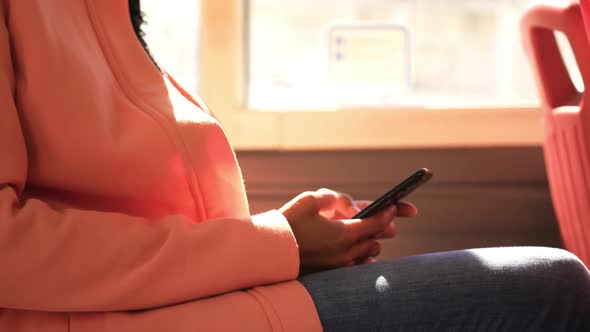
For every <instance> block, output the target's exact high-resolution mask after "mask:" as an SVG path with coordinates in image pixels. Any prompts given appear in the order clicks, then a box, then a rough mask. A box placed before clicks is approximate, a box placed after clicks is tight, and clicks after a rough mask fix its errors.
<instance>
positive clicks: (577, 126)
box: [521, 0, 590, 266]
mask: <svg viewBox="0 0 590 332" xmlns="http://www.w3.org/2000/svg"><path fill="white" fill-rule="evenodd" d="M582 1H583V5H584V8H585V9H588V10H590V8H586V7H589V6H590V3H588V1H590V0H588V1H587V0H582ZM588 14H590V11H589V12H588ZM589 17H590V15H589ZM587 24H588V25H587V26H588V27H590V22H587ZM521 28H522V31H521V33H522V36H523V40H524V43H525V48H526V50H527V52H528V55H529V58H530V60H531V62H532V63H533V69H534V72H535V76H536V79H537V83H538V84H537V85H538V88H539V92H540V96H541V105H542V109H543V112H544V133H545V137H544V142H543V148H544V155H545V163H546V168H547V176H548V180H549V187H550V190H551V197H552V201H553V206H554V208H555V212H556V215H557V219H558V222H559V228H560V231H561V235H562V239H563V242H564V246H565V248H566V249H568V250H570V251H572V252H573V253H575V254H576V255H578V257H580V258H581V259H582V260H583V261H584V263H585V264H586V265H587V266H590V116H589V113H590V111H589V110H587V108H588V107H590V103H589V102H588V101H590V99H588V98H590V94H584V93H582V92H579V91H578V90H576V88H575V86H574V84H573V83H572V80H571V77H570V75H569V73H568V71H567V69H566V66H565V64H564V61H563V58H562V55H561V52H560V50H559V47H558V45H557V42H556V39H555V31H560V32H562V33H563V34H564V35H565V36H566V37H567V39H568V41H569V43H570V45H571V48H572V51H573V53H574V56H575V58H576V63H577V65H578V67H579V69H580V73H581V74H582V80H583V82H584V86H585V87H586V86H589V85H588V84H589V83H590V44H589V41H588V38H587V34H586V29H585V26H584V21H583V19H582V10H581V7H580V5H579V4H571V5H569V6H567V7H559V8H558V7H551V6H546V5H540V6H536V7H533V8H531V9H529V11H528V12H527V13H526V14H525V16H524V18H523V20H522V26H521Z"/></svg>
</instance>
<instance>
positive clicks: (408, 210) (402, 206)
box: [396, 201, 418, 218]
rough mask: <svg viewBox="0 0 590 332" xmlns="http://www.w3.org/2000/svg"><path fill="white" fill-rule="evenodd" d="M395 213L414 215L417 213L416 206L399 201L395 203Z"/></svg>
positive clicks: (404, 215)
mask: <svg viewBox="0 0 590 332" xmlns="http://www.w3.org/2000/svg"><path fill="white" fill-rule="evenodd" d="M396 205H397V215H398V216H400V217H409V218H412V217H415V216H416V215H418V208H417V207H416V206H415V205H414V204H412V203H409V202H404V201H400V202H398V203H397V204H396Z"/></svg>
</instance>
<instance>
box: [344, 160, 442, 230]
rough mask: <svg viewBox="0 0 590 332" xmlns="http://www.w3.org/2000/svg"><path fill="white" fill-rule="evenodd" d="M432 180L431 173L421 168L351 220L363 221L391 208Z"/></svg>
mask: <svg viewBox="0 0 590 332" xmlns="http://www.w3.org/2000/svg"><path fill="white" fill-rule="evenodd" d="M431 178H432V173H431V172H430V171H429V170H428V168H421V169H419V170H418V171H417V172H416V173H414V174H412V175H411V176H410V177H408V178H407V179H405V180H404V181H402V182H401V183H400V184H398V185H397V186H395V187H394V188H393V189H391V190H390V191H388V192H387V193H385V195H383V196H381V197H379V198H378V199H377V200H376V201H374V202H373V203H371V204H370V205H369V206H367V207H366V208H364V209H362V211H360V212H359V213H357V214H356V215H355V216H354V217H352V219H363V218H368V217H370V216H372V215H374V214H375V213H377V212H379V211H381V210H383V209H385V208H387V207H389V206H392V205H394V204H396V203H397V202H399V201H400V200H401V199H402V198H404V197H406V196H408V195H409V194H410V193H411V192H412V191H414V189H416V188H418V187H419V186H420V185H422V184H424V183H425V182H426V181H428V180H430V179H431Z"/></svg>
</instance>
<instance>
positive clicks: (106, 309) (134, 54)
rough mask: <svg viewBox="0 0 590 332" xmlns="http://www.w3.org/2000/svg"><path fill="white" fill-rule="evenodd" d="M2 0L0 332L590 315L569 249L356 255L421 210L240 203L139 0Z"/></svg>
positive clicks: (220, 143)
mask: <svg viewBox="0 0 590 332" xmlns="http://www.w3.org/2000/svg"><path fill="white" fill-rule="evenodd" d="M1 1H2V2H1V4H2V6H1V18H2V25H1V26H0V63H1V69H0V70H1V71H0V102H1V103H2V104H1V107H0V160H1V161H2V162H1V163H0V266H1V267H2V273H0V308H4V309H0V331H194V330H198V331H210V330H245V331H320V330H322V328H323V329H325V330H327V331H330V330H333V331H347V330H351V331H352V330H356V331H365V330H367V331H372V330H386V329H393V328H402V329H409V330H422V329H428V330H432V329H449V330H457V329H476V328H479V329H491V328H503V329H507V330H511V329H517V330H521V329H525V328H533V329H534V328H536V329H537V330H539V329H546V328H549V329H552V330H558V329H561V330H574V329H580V330H584V329H587V328H588V327H590V325H589V324H590V323H589V319H590V318H589V317H590V314H589V310H590V309H589V303H588V301H589V299H590V296H589V295H590V277H589V276H588V271H587V270H586V269H585V267H584V266H583V265H582V264H581V263H580V262H579V260H578V259H577V258H576V257H575V256H573V255H571V254H569V253H567V252H564V251H561V250H553V249H542V248H536V249H533V248H529V249H487V250H480V251H477V250H475V251H463V252H453V253H441V254H434V255H425V256H418V257H410V258H404V259H400V260H396V261H390V262H381V263H374V264H361V265H356V266H350V265H354V264H357V263H359V262H363V261H367V260H369V259H370V257H374V256H376V255H377V254H378V253H379V247H378V245H377V243H376V241H375V239H376V238H378V237H392V236H393V235H394V233H395V228H394V227H393V226H390V225H391V224H390V221H391V220H392V219H393V218H394V216H413V215H414V214H415V213H416V210H415V208H414V207H413V206H412V205H411V204H408V203H405V204H400V205H398V206H397V207H396V208H392V209H389V210H388V211H385V212H383V213H381V214H380V215H377V216H375V217H373V218H370V219H366V220H349V221H346V220H342V219H345V218H349V217H350V216H351V215H353V214H354V213H355V212H356V211H358V208H357V207H356V206H355V204H354V201H353V200H352V199H350V198H349V197H347V196H346V195H344V194H339V193H335V192H333V191H330V190H327V189H323V190H319V191H316V192H308V193H303V194H301V195H299V196H298V197H296V198H294V199H293V200H292V201H291V202H289V203H287V204H286V205H285V206H283V207H282V208H281V209H279V210H278V211H269V212H267V213H264V214H261V215H256V216H251V215H250V213H249V210H248V204H247V202H246V196H245V193H244V187H243V185H242V178H241V174H240V171H239V168H238V166H237V163H236V160H235V157H234V153H233V151H232V149H231V147H230V145H229V143H228V142H227V140H226V137H225V134H224V132H223V130H222V129H221V127H220V125H219V124H218V123H217V121H216V120H215V119H214V118H213V117H212V116H211V115H210V114H208V113H207V111H206V110H205V108H204V107H203V106H202V104H200V103H198V102H197V101H195V100H194V99H192V98H191V97H190V96H188V94H186V92H184V91H183V90H182V89H181V88H180V87H178V85H177V84H176V83H175V82H174V81H173V80H172V79H171V78H170V77H168V76H167V75H165V74H162V73H161V72H160V71H159V69H158V67H157V66H155V65H154V64H153V63H152V61H151V59H150V57H149V56H148V55H147V53H146V52H145V50H144V48H142V45H141V43H140V42H138V40H137V38H136V31H138V23H139V21H140V20H136V19H134V20H133V23H134V24H135V28H136V30H135V31H134V29H133V27H132V24H131V23H130V18H129V12H130V11H131V13H132V15H131V16H132V17H135V18H136V17H137V15H138V11H137V10H138V8H139V7H138V3H137V2H135V3H134V1H131V3H132V5H131V6H128V3H127V1H124V0H101V1H94V0H62V1H47V0H1ZM329 211H334V213H333V215H332V216H331V217H330V218H326V217H324V216H326V215H327V213H328V212H329ZM344 266H349V267H344ZM320 270H325V271H324V272H318V273H311V274H306V275H303V274H304V273H306V272H310V271H320ZM300 271H301V272H302V273H301V275H300ZM298 276H299V277H300V279H299V280H297V279H296V278H297V277H298Z"/></svg>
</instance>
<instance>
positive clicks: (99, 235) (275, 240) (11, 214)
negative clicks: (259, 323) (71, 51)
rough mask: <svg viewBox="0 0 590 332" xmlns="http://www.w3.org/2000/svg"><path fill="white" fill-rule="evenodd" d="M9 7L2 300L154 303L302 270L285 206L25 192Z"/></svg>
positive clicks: (1, 127)
mask: <svg viewBox="0 0 590 332" xmlns="http://www.w3.org/2000/svg"><path fill="white" fill-rule="evenodd" d="M2 11H3V4H2V3H0V20H1V21H0V308H12V309H25V310H41V311H60V312H81V311H118V310H134V309H145V308H153V307H157V306H164V305H169V304H174V303H180V302H185V301H190V300H195V299H200V298H204V297H209V296H214V295H217V294H222V293H224V292H230V291H234V290H238V289H243V288H248V287H253V286H257V285H263V284H269V283H274V282H280V281H284V280H292V279H294V278H296V276H297V273H298V269H299V255H298V250H297V244H296V241H295V239H294V237H293V233H292V231H291V229H290V227H289V225H288V223H287V221H286V219H285V218H284V217H283V216H282V214H280V213H279V212H277V211H270V212H268V213H265V214H261V215H258V216H254V217H251V218H250V219H247V220H236V219H223V220H214V221H209V222H206V223H202V224H195V223H193V222H191V221H190V220H188V219H187V218H184V217H182V216H170V217H168V218H165V219H163V220H146V219H142V218H138V217H132V216H129V215H124V214H117V213H105V212H97V211H89V210H77V209H59V210H58V209H54V208H52V207H51V206H49V205H48V204H46V203H45V202H43V201H42V200H38V199H34V198H27V199H23V195H22V193H23V190H24V188H25V186H26V181H27V178H26V177H27V167H28V165H27V147H26V143H25V139H24V136H23V132H22V129H21V124H20V122H19V116H18V112H17V108H16V106H15V102H14V95H15V88H14V84H15V83H14V69H13V65H12V60H11V51H10V43H9V39H8V38H9V34H8V31H7V27H6V24H5V21H4V18H5V16H4V13H3V12H2Z"/></svg>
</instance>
